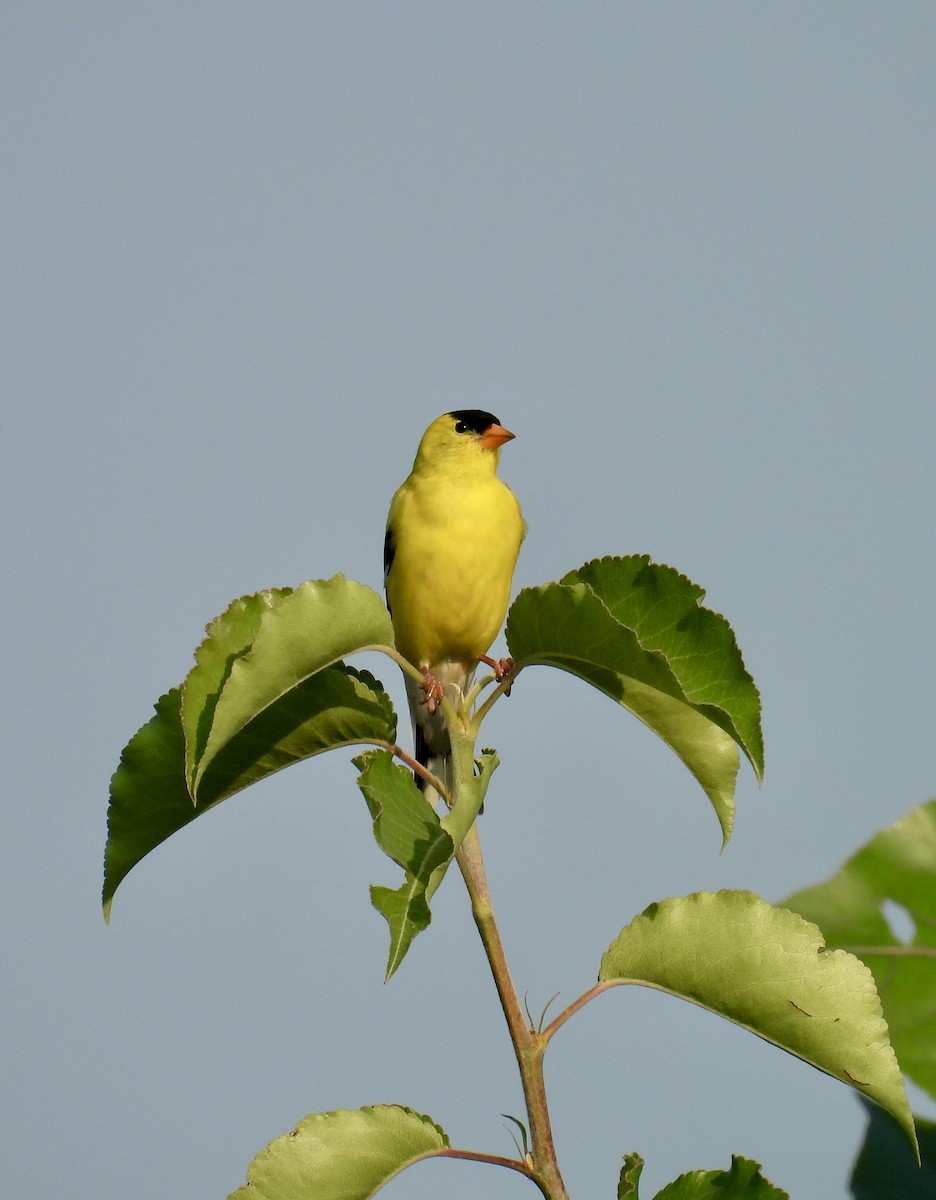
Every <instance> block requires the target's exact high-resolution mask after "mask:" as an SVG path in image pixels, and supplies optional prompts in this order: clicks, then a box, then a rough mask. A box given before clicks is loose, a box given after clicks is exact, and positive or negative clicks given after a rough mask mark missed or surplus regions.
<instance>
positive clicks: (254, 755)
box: [104, 663, 396, 918]
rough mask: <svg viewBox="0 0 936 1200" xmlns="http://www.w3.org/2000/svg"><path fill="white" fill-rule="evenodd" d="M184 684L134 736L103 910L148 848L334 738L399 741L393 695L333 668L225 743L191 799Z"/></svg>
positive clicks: (112, 822) (121, 782) (124, 763)
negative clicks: (182, 712) (183, 718)
mask: <svg viewBox="0 0 936 1200" xmlns="http://www.w3.org/2000/svg"><path fill="white" fill-rule="evenodd" d="M180 699H181V689H179V688H174V689H173V690H172V691H171V692H169V693H168V694H167V695H165V696H163V697H162V699H161V700H160V701H159V703H158V704H157V706H156V716H155V717H153V719H152V720H151V721H150V722H149V723H148V724H147V725H144V727H143V728H142V729H141V730H140V731H139V733H137V734H136V735H135V736H134V737H133V738H132V739H131V741H130V743H129V745H128V746H127V748H126V749H125V750H124V752H123V755H122V756H121V762H120V766H119V767H118V768H117V771H116V773H115V774H114V777H113V779H112V781H111V802H110V808H109V810H108V819H107V825H108V836H107V848H106V850H105V855H104V915H105V917H106V918H109V916H110V907H111V901H112V899H113V896H114V892H115V891H116V889H117V885H118V884H119V883H120V882H121V880H122V879H123V878H124V876H126V874H127V873H128V871H130V870H131V868H133V867H134V866H136V864H137V863H138V862H139V861H140V859H141V858H144V857H145V856H146V855H147V854H149V852H150V851H151V850H153V849H155V847H156V846H158V845H159V844H160V842H164V841H165V840H166V838H168V837H170V836H171V835H172V834H173V833H175V832H176V831H177V830H179V829H181V828H182V827H183V826H185V825H187V824H188V823H189V821H192V820H194V819H195V817H197V816H200V815H201V814H202V813H205V812H208V810H209V809H210V808H212V807H214V805H216V804H218V803H220V802H221V801H222V800H225V799H227V797H228V796H233V795H234V793H235V792H239V791H241V790H242V789H243V788H245V787H247V786H248V784H251V783H256V782H257V781H258V780H260V779H263V778H265V777H266V776H267V775H271V774H273V773H274V772H275V771H279V770H281V769H282V768H283V767H288V766H290V765H291V764H292V763H294V762H298V761H299V760H301V759H304V758H311V757H312V756H314V755H316V754H321V753H322V752H323V751H325V750H331V749H333V748H334V747H336V746H344V745H351V744H354V745H359V744H361V743H362V742H363V743H367V742H374V741H378V742H379V741H393V740H394V739H395V737H396V720H395V717H394V713H393V706H392V705H391V703H390V700H389V697H388V696H387V695H386V693H385V692H384V691H383V689H382V688H381V686H380V684H379V683H378V682H377V681H376V680H375V679H374V677H373V676H372V675H370V674H369V672H367V671H355V670H354V669H353V668H352V667H348V666H345V664H344V663H337V664H336V665H335V666H332V667H327V668H326V669H325V670H324V671H320V672H319V673H318V674H317V675H315V676H313V677H312V678H311V679H308V680H305V681H303V683H301V684H300V685H299V686H298V687H296V688H294V689H293V690H292V691H291V692H290V693H289V694H288V695H287V696H284V697H283V698H282V699H281V700H280V701H279V702H277V703H276V704H274V705H271V706H270V708H268V709H266V710H265V711H264V712H262V713H260V714H258V716H257V717H256V718H255V719H254V720H253V721H251V722H249V723H248V724H247V725H246V726H244V728H243V729H242V730H240V732H239V733H238V734H237V735H236V736H235V737H234V738H232V739H231V741H229V742H228V743H227V745H225V746H224V747H223V748H222V749H221V751H220V752H219V753H218V755H217V756H216V757H215V758H214V759H213V760H212V762H211V764H210V766H209V769H208V770H207V771H206V773H205V775H204V776H203V778H202V785H201V793H200V794H201V803H200V805H199V807H198V808H194V807H193V806H192V798H191V796H190V795H189V791H188V787H187V786H186V781H185V746H184V743H183V735H182V721H181V719H180Z"/></svg>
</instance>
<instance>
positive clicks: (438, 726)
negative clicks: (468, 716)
mask: <svg viewBox="0 0 936 1200" xmlns="http://www.w3.org/2000/svg"><path fill="white" fill-rule="evenodd" d="M474 673H475V668H474V667H472V668H471V670H469V671H466V670H465V666H464V663H443V664H441V666H438V667H436V669H435V671H434V674H435V677H436V678H437V679H438V681H439V683H441V685H442V691H443V694H444V696H445V698H446V700H448V701H449V702H450V703H452V704H454V705H455V706H456V708H457V707H458V706H459V705H460V704H461V701H462V697H463V696H464V695H465V693H466V692H467V690H468V689H469V688H470V687H471V681H472V679H473V678H474ZM406 693H407V698H408V700H409V707H410V717H411V718H412V721H413V740H414V743H415V752H414V757H415V759H416V761H417V762H418V763H419V764H420V766H423V767H426V768H428V770H430V771H431V772H432V774H433V775H435V777H436V778H437V779H438V780H439V781H440V782H441V783H442V784H444V785H445V787H446V789H447V790H448V792H449V795H451V793H452V789H453V787H454V785H455V773H454V770H453V765H452V743H451V741H450V739H449V733H448V729H447V728H446V725H445V714H444V713H443V711H442V709H441V708H437V709H436V711H435V712H434V713H430V712H429V705H428V704H427V703H426V692H425V689H424V688H423V686H422V685H421V684H419V683H417V682H416V681H415V680H414V679H407V681H406ZM415 778H416V784H417V786H418V787H419V788H420V789H421V790H422V792H423V794H424V795H425V797H426V799H427V800H428V801H429V803H430V804H431V805H432V806H433V808H434V807H435V806H436V804H437V803H438V801H439V798H440V797H439V793H438V792H437V791H436V789H435V788H434V787H433V786H432V785H431V784H430V783H429V782H428V781H427V780H426V779H423V777H422V776H421V775H419V774H416V776H415Z"/></svg>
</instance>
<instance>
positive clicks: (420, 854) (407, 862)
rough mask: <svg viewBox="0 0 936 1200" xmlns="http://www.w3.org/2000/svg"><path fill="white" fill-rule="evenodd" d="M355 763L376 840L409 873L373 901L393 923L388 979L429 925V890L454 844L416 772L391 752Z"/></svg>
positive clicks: (375, 752) (373, 894)
mask: <svg viewBox="0 0 936 1200" xmlns="http://www.w3.org/2000/svg"><path fill="white" fill-rule="evenodd" d="M354 763H355V766H357V767H358V768H359V769H360V771H361V775H360V777H359V779H358V787H359V788H360V789H361V791H362V793H363V794H364V799H365V800H366V801H367V807H368V810H369V811H370V814H371V817H372V818H373V821H374V837H375V838H376V839H377V844H378V845H379V846H380V848H381V850H383V852H384V853H385V854H386V855H388V856H389V857H390V858H392V859H393V861H394V862H395V863H397V864H398V865H399V866H401V867H402V868H403V870H404V872H405V879H404V881H403V884H402V885H401V887H399V888H398V889H397V890H396V891H391V890H390V889H389V888H385V887H372V888H371V903H372V904H373V906H374V908H376V909H377V911H378V912H379V913H380V914H381V915H382V916H383V917H385V918H386V920H387V924H388V925H389V926H390V952H389V955H388V958H387V973H386V978H387V979H389V978H390V976H391V975H392V974H393V973H394V971H395V970H396V969H397V967H398V966H399V965H400V963H401V962H402V961H403V957H404V955H405V954H406V952H407V950H408V949H409V947H410V944H411V943H412V941H413V938H414V937H415V936H416V934H417V933H421V932H422V931H423V930H424V929H425V928H426V927H427V926H428V924H429V920H430V913H429V904H428V898H427V895H426V888H427V886H428V884H429V881H430V878H431V877H432V874H433V872H434V871H437V870H439V869H440V868H442V867H444V866H445V865H447V863H448V862H449V860H450V859H451V857H452V855H453V854H454V853H455V846H454V843H453V842H452V839H451V837H450V836H449V834H448V833H447V832H446V831H445V830H444V829H443V828H442V825H441V823H440V821H439V817H438V815H437V814H436V813H435V812H434V811H433V810H432V808H431V807H430V806H429V804H428V803H427V802H426V798H425V796H423V794H422V792H421V791H420V790H419V788H418V787H417V786H416V784H415V783H414V782H413V776H412V774H411V772H410V771H408V770H407V769H406V768H405V767H400V766H397V765H396V764H395V763H394V761H393V756H392V755H391V754H390V753H389V751H386V750H372V751H370V752H368V753H367V754H361V755H359V756H358V757H357V758H356V759H355V760H354Z"/></svg>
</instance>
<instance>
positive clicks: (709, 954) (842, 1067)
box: [598, 891, 916, 1146]
mask: <svg viewBox="0 0 936 1200" xmlns="http://www.w3.org/2000/svg"><path fill="white" fill-rule="evenodd" d="M598 978H599V981H600V982H602V983H639V984H644V985H646V986H648V987H653V988H658V989H659V990H661V991H666V992H670V993H671V994H672V995H675V996H682V997H683V999H686V1000H691V1001H692V1002H693V1003H694V1004H698V1005H700V1006H701V1007H703V1008H707V1009H709V1010H710V1011H711V1012H714V1013H718V1014H719V1015H720V1016H723V1017H726V1018H727V1019H728V1020H729V1021H733V1022H735V1024H737V1025H741V1026H743V1027H744V1028H745V1029H749V1030H750V1031H751V1032H752V1033H756V1034H757V1035H758V1036H759V1037H762V1038H764V1039H765V1040H766V1041H768V1042H773V1043H774V1045H776V1046H779V1047H780V1048H781V1049H783V1050H787V1051H789V1053H790V1054H795V1055H796V1056H797V1057H798V1058H802V1059H803V1060H804V1061H806V1062H808V1063H812V1065H813V1066H815V1067H818V1068H819V1070H820V1071H825V1072H826V1074H828V1075H832V1076H834V1077H835V1078H836V1079H840V1080H841V1081H842V1082H843V1083H847V1084H849V1085H850V1086H851V1087H853V1088H855V1089H857V1090H858V1091H859V1092H861V1093H862V1094H863V1095H866V1096H870V1097H871V1098H872V1099H874V1100H876V1101H877V1102H878V1103H879V1104H880V1105H882V1106H883V1107H884V1108H886V1109H887V1110H888V1112H890V1113H892V1114H893V1115H894V1117H895V1118H896V1119H897V1121H898V1122H899V1123H900V1125H901V1128H902V1129H903V1130H904V1132H905V1133H906V1134H907V1136H908V1137H909V1138H910V1140H911V1142H913V1144H914V1146H915V1145H916V1142H915V1137H914V1132H913V1117H912V1115H911V1112H910V1108H909V1105H908V1104H907V1097H906V1093H905V1091H904V1086H903V1079H902V1078H901V1075H900V1068H899V1067H898V1065H897V1058H896V1056H895V1054H894V1051H893V1050H892V1049H891V1045H890V1042H889V1040H888V1036H887V1025H886V1024H885V1022H884V1018H883V1016H882V1015H881V1003H880V1001H879V999H878V995H877V992H876V990H875V987H874V977H873V976H872V974H871V972H870V971H869V970H868V968H867V967H866V966H865V965H864V963H862V962H861V961H860V960H859V959H857V958H854V957H853V956H852V955H850V954H846V953H845V951H843V950H826V949H825V947H824V945H823V942H822V935H821V934H820V932H819V930H818V929H817V928H816V927H815V925H811V924H809V923H808V922H807V921H804V920H803V919H802V917H799V916H797V914H796V913H792V912H790V911H789V910H787V909H783V908H774V907H773V906H772V905H770V904H768V903H767V902H766V901H765V900H761V899H760V897H758V896H755V895H753V894H752V893H750V892H741V891H724V892H718V893H716V894H711V893H707V892H697V893H695V894H693V895H691V896H686V897H684V898H677V899H672V900H664V901H662V902H661V903H659V904H652V905H650V907H649V908H648V909H646V910H645V911H644V912H643V913H642V914H641V915H640V916H639V917H637V918H636V919H635V920H634V921H632V922H631V924H630V925H628V926H627V927H626V928H625V929H623V930H622V931H621V933H620V934H619V935H618V937H617V938H616V939H615V940H614V942H612V944H611V946H610V947H609V948H608V950H607V952H606V953H605V955H604V957H603V958H602V960H601V970H600V972H599V976H598Z"/></svg>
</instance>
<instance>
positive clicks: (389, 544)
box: [383, 527, 396, 586]
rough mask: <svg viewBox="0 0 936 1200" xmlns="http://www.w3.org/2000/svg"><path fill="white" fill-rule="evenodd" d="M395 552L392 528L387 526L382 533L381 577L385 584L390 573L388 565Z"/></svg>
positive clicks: (389, 565)
mask: <svg viewBox="0 0 936 1200" xmlns="http://www.w3.org/2000/svg"><path fill="white" fill-rule="evenodd" d="M395 554H396V538H395V537H394V536H393V530H392V529H390V528H389V527H388V529H387V532H386V534H385V535H384V542H383V577H384V585H385V586H386V582H387V576H388V575H389V574H390V567H391V565H392V564H393V557H394V555H395Z"/></svg>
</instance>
